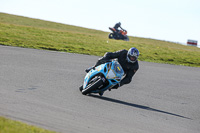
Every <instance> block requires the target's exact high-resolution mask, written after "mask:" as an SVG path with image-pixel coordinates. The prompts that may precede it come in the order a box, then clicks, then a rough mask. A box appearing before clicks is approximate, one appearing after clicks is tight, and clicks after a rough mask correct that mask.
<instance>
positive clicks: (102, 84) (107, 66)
mask: <svg viewBox="0 0 200 133" xmlns="http://www.w3.org/2000/svg"><path fill="white" fill-rule="evenodd" d="M123 75H124V70H123V69H122V67H121V65H120V64H119V62H118V61H117V60H112V61H109V62H106V63H104V64H101V65H99V66H97V67H94V68H93V69H91V70H90V71H89V72H88V73H87V74H86V76H85V78H84V83H83V85H82V86H81V87H80V88H79V89H80V91H81V92H82V94H83V95H87V94H90V93H98V94H99V95H100V96H102V95H103V93H104V92H105V91H106V90H110V89H111V88H112V87H113V86H115V85H117V84H119V83H120V81H121V79H122V77H123Z"/></svg>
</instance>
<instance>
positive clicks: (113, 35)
mask: <svg viewBox="0 0 200 133" xmlns="http://www.w3.org/2000/svg"><path fill="white" fill-rule="evenodd" d="M109 29H110V30H111V31H112V33H110V34H109V35H108V38H109V39H119V40H124V41H129V37H128V36H127V31H126V30H120V31H119V32H117V31H116V29H115V28H111V27H109Z"/></svg>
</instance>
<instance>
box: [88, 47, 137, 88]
mask: <svg viewBox="0 0 200 133" xmlns="http://www.w3.org/2000/svg"><path fill="white" fill-rule="evenodd" d="M138 56H139V51H138V50H137V49H136V48H134V47H133V48H130V49H129V50H128V51H127V50H125V49H124V50H120V51H117V52H114V53H112V52H107V53H106V54H105V55H104V56H103V57H102V58H100V59H99V60H98V61H97V63H96V65H95V67H96V66H98V65H100V64H103V63H105V62H106V61H109V60H111V59H118V62H119V63H120V65H121V66H122V68H123V70H124V73H125V77H124V78H123V79H122V80H121V82H120V84H117V85H115V86H114V87H113V88H112V89H117V88H118V87H119V86H122V85H124V84H129V83H130V82H131V80H132V77H133V75H134V74H135V73H136V71H137V70H138V69H139V64H138V60H137V59H138ZM90 69H91V68H90ZM90 69H86V72H88V71H89V70H90Z"/></svg>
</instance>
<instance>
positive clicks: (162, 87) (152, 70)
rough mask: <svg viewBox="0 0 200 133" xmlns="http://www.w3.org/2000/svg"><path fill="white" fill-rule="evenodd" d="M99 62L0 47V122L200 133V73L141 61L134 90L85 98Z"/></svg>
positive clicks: (116, 132) (73, 131)
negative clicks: (88, 75) (87, 80)
mask: <svg viewBox="0 0 200 133" xmlns="http://www.w3.org/2000/svg"><path fill="white" fill-rule="evenodd" d="M98 58H99V57H97V56H89V55H80V54H70V53H63V52H53V51H44V50H36V49H26V48H18V47H8V46H0V116H4V117H7V118H10V119H14V120H19V121H22V122H25V123H28V124H31V125H36V126H39V127H42V128H45V129H49V130H53V131H57V132H61V133H199V132H200V68H194V67H186V66H175V65H168V64H157V63H149V62H141V61H140V62H139V64H140V69H139V71H138V72H137V73H136V75H135V76H134V78H133V81H132V82H131V83H130V84H128V85H124V86H123V87H121V88H119V89H117V90H112V91H110V92H109V91H106V92H105V93H104V95H103V97H100V96H98V95H90V96H84V95H82V94H81V93H80V92H79V89H78V88H79V86H80V85H81V84H82V83H83V78H84V76H85V71H84V70H85V69H86V68H87V67H90V66H92V65H93V64H94V63H95V62H96V61H97V59H98Z"/></svg>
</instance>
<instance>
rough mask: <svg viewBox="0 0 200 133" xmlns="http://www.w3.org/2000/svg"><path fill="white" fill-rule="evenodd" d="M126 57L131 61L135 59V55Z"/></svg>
mask: <svg viewBox="0 0 200 133" xmlns="http://www.w3.org/2000/svg"><path fill="white" fill-rule="evenodd" d="M128 58H129V59H130V60H131V61H136V57H135V56H131V55H128Z"/></svg>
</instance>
